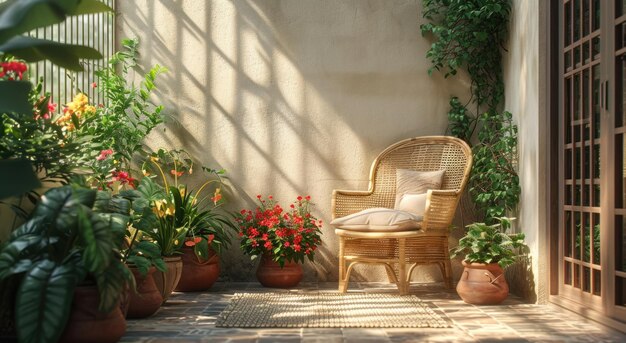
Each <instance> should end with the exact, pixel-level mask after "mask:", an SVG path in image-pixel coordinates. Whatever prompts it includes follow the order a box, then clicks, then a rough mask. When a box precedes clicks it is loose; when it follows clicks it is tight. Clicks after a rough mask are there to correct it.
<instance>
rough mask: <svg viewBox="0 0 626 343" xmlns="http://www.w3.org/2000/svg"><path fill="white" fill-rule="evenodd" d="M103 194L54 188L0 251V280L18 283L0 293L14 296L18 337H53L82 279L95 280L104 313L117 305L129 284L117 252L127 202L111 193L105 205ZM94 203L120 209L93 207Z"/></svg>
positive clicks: (48, 339) (62, 324) (31, 339)
mask: <svg viewBox="0 0 626 343" xmlns="http://www.w3.org/2000/svg"><path fill="white" fill-rule="evenodd" d="M96 199H98V200H96ZM104 199H107V197H106V196H99V195H98V194H97V191H95V190H90V189H83V188H73V187H72V186H64V187H60V188H53V189H51V190H50V191H48V192H47V193H46V194H45V195H44V196H43V197H42V198H41V202H40V203H39V204H38V206H37V208H36V209H35V211H34V212H33V215H32V219H30V220H29V221H28V222H26V223H25V224H23V225H22V226H20V227H19V228H17V230H15V231H14V232H13V233H12V234H11V238H10V240H9V241H8V242H7V243H6V244H5V245H4V246H3V248H2V250H1V251H0V281H6V280H9V279H11V278H15V280H17V281H16V284H17V289H15V287H12V288H4V289H2V290H1V294H0V295H1V296H2V299H6V298H7V297H15V296H16V302H15V317H16V326H17V332H18V337H19V339H20V341H21V342H55V341H56V340H57V339H58V337H59V335H60V334H61V332H62V331H63V328H64V327H65V324H66V322H67V319H68V316H69V311H70V305H71V302H72V297H73V293H74V288H75V287H76V286H77V285H78V284H80V283H81V282H84V281H86V280H90V281H91V282H95V283H96V284H97V286H98V290H99V292H100V304H99V310H100V311H102V312H105V313H106V312H109V311H111V310H112V309H113V308H114V306H116V304H117V302H118V300H119V298H120V296H121V294H122V290H123V288H124V287H125V284H126V283H127V282H128V283H129V284H130V285H131V286H133V285H134V279H133V278H132V274H130V272H129V271H128V269H127V268H126V267H125V266H124V264H123V263H122V256H121V254H120V248H121V247H122V244H123V239H124V230H125V227H126V223H127V222H128V219H129V217H128V215H129V213H128V212H127V211H126V210H127V209H130V206H129V205H128V204H126V205H124V204H121V203H122V202H125V201H126V200H124V199H119V198H116V199H113V198H110V197H109V201H110V202H111V204H109V205H106V206H104V205H103V202H104ZM96 203H99V204H100V207H101V208H102V207H106V208H118V209H122V211H123V212H109V213H101V212H96V211H95V210H94V204H96ZM116 203H117V204H116ZM3 303H6V302H5V301H4V300H3Z"/></svg>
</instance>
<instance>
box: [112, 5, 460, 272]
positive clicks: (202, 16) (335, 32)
mask: <svg viewBox="0 0 626 343" xmlns="http://www.w3.org/2000/svg"><path fill="white" fill-rule="evenodd" d="M118 10H119V16H118V37H119V38H122V37H139V38H140V39H141V52H142V57H141V63H140V65H141V66H142V67H143V68H146V67H148V66H150V65H152V64H155V63H159V64H161V65H165V66H167V67H168V68H169V69H170V72H169V73H168V74H167V75H165V76H164V78H163V79H162V80H161V81H159V84H158V86H159V88H160V91H159V94H158V96H157V98H158V100H160V101H162V102H163V103H165V104H166V107H167V110H168V112H169V113H172V114H173V115H174V117H175V118H176V119H177V120H178V121H179V123H180V125H169V126H168V130H167V131H165V132H162V131H161V132H157V133H155V134H154V135H152V136H151V137H149V140H148V144H149V145H150V146H152V147H154V148H157V147H161V146H165V147H170V148H179V147H184V148H185V149H187V150H188V151H189V152H190V153H192V154H193V155H194V156H196V157H197V158H199V159H200V160H201V161H202V162H203V163H204V164H205V165H209V166H213V167H219V168H225V169H226V170H227V171H228V175H229V184H230V187H231V189H230V191H229V193H228V194H227V199H228V200H229V202H230V203H229V207H230V208H231V209H240V208H242V207H251V206H253V203H254V201H253V200H255V197H256V195H257V194H264V195H268V194H272V195H274V197H275V198H277V199H278V200H280V201H281V202H283V203H288V201H291V200H292V199H294V198H295V197H296V196H297V195H299V194H302V195H306V194H309V195H311V196H312V197H313V200H314V201H315V202H316V204H317V207H316V213H315V214H316V215H317V216H319V217H320V218H322V219H323V220H325V221H326V222H328V221H329V220H330V202H331V192H332V190H333V189H335V188H342V189H366V188H367V177H368V172H369V167H370V164H371V162H372V161H373V159H374V158H375V157H376V155H377V154H378V153H379V152H380V151H381V150H383V149H384V148H385V147H386V146H388V145H389V144H391V143H394V142H396V141H398V140H401V139H404V138H408V137H412V136H420V135H435V134H443V133H444V132H445V129H446V125H447V119H446V111H447V109H448V99H449V97H450V95H452V94H453V95H457V96H461V97H463V96H464V95H466V94H467V87H468V82H467V80H466V79H464V78H463V77H460V78H458V77H457V78H456V79H453V80H445V79H443V77H442V76H441V75H440V74H435V75H433V76H432V77H429V76H428V74H427V69H428V67H429V62H428V61H427V60H426V58H425V54H426V50H427V49H428V48H429V45H430V41H429V40H428V39H426V38H423V37H421V34H420V30H419V25H420V24H421V23H423V22H424V20H423V19H422V18H421V1H419V0H393V1H392V0H368V1H363V0H348V1H333V0H326V1H320V0H315V1H301V0H271V1H268V0H263V1H245V0H233V1H227V0H214V1H151V0H138V1H120V2H118ZM196 181H198V180H196ZM337 250H338V248H337V241H336V239H335V237H334V234H333V230H332V229H331V228H330V227H329V226H325V228H324V247H323V248H322V249H321V251H320V255H319V256H318V261H319V264H318V266H317V268H313V267H312V266H310V265H309V266H307V267H306V269H307V270H308V272H307V277H308V278H315V277H317V278H319V279H321V280H324V279H329V280H335V278H336V275H337V270H336V269H337V267H336V265H337V262H336V254H337ZM224 260H225V264H226V265H225V267H224V268H223V270H224V271H225V275H227V276H229V277H231V278H233V279H253V278H254V275H253V270H254V263H252V262H250V261H249V260H248V258H247V257H245V256H243V255H242V254H241V252H240V251H239V249H238V246H237V245H235V246H233V247H232V249H231V250H230V251H229V253H228V254H227V255H226V256H225V258H224ZM314 269H316V271H317V274H316V273H314V272H313V271H314ZM420 271H421V272H417V273H416V274H420V275H421V276H420V279H422V280H430V279H431V278H433V277H434V278H437V279H439V278H440V276H439V274H438V272H436V270H434V269H430V268H425V269H421V270H420ZM357 272H358V273H357V274H355V277H356V278H359V277H361V278H363V277H368V280H377V279H384V278H383V277H382V275H383V274H384V273H382V269H375V270H373V271H372V270H365V269H359V270H357ZM379 272H380V273H379Z"/></svg>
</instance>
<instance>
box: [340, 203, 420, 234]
mask: <svg viewBox="0 0 626 343" xmlns="http://www.w3.org/2000/svg"><path fill="white" fill-rule="evenodd" d="M422 219H423V217H422V216H418V215H415V214H413V213H410V212H406V211H399V210H394V209H390V208H382V207H376V208H368V209H366V210H363V211H361V212H357V213H352V214H350V215H347V216H345V217H341V218H335V219H334V220H333V221H331V222H330V225H333V226H335V227H337V228H340V229H344V230H353V231H361V232H396V231H408V230H419V229H420V227H421V222H422Z"/></svg>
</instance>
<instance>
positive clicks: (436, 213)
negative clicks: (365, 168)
mask: <svg viewBox="0 0 626 343" xmlns="http://www.w3.org/2000/svg"><path fill="white" fill-rule="evenodd" d="M471 165H472V153H471V150H470V147H469V146H468V145H467V144H466V143H465V142H463V141H462V140H460V139H457V138H454V137H446V136H429V137H417V138H410V139H406V140H403V141H400V142H398V143H396V144H393V145H391V146H390V147H388V148H387V149H385V150H384V151H383V152H382V153H380V155H378V157H377V158H376V159H375V160H374V162H373V163H372V168H371V170H370V182H369V190H367V191H345V190H334V191H333V199H332V215H333V219H335V218H338V217H343V216H346V215H349V214H352V213H356V212H359V211H362V210H364V209H367V208H372V207H386V208H393V207H394V201H395V193H396V169H398V168H401V169H411V170H416V171H436V170H441V169H445V170H446V171H445V174H444V179H443V183H442V187H441V189H440V190H429V191H428V195H427V198H428V200H427V202H426V213H425V214H424V220H423V222H422V227H421V229H420V230H417V231H416V230H414V231H403V232H357V231H351V230H343V229H341V227H339V228H337V229H336V230H335V233H336V234H337V235H338V236H339V291H340V292H342V293H345V292H346V291H347V288H348V280H349V277H350V272H351V271H352V269H353V267H354V266H355V265H356V264H359V263H368V264H382V265H383V266H385V269H386V271H387V276H388V277H389V281H390V282H392V283H395V284H396V285H397V286H398V290H399V292H400V294H406V293H407V292H408V289H409V281H410V280H411V274H412V273H413V271H414V269H415V267H416V266H417V265H420V264H436V265H438V266H439V268H440V269H441V273H442V275H443V278H444V281H445V283H446V286H447V287H448V288H451V287H452V270H451V266H450V257H449V254H448V235H449V228H450V225H451V223H452V220H453V218H454V215H455V213H456V208H457V204H458V202H459V199H460V197H461V193H462V192H463V189H464V187H465V184H466V183H467V180H468V177H469V172H470V168H471Z"/></svg>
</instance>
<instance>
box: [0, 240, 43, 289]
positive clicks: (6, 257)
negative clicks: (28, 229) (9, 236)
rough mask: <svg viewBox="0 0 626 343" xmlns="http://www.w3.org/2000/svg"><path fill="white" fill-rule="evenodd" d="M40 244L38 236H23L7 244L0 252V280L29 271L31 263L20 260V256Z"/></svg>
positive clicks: (29, 260)
mask: <svg viewBox="0 0 626 343" xmlns="http://www.w3.org/2000/svg"><path fill="white" fill-rule="evenodd" d="M40 243H41V236H38V235H24V236H21V237H19V238H17V239H15V240H13V241H11V242H9V244H7V245H6V246H5V247H4V249H2V252H0V279H4V278H6V277H7V276H9V275H12V274H18V273H23V272H25V271H27V270H29V269H30V267H31V265H32V262H33V261H32V259H28V258H26V259H22V258H23V257H22V256H23V254H24V253H25V252H26V250H30V248H32V247H33V246H39V245H40Z"/></svg>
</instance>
